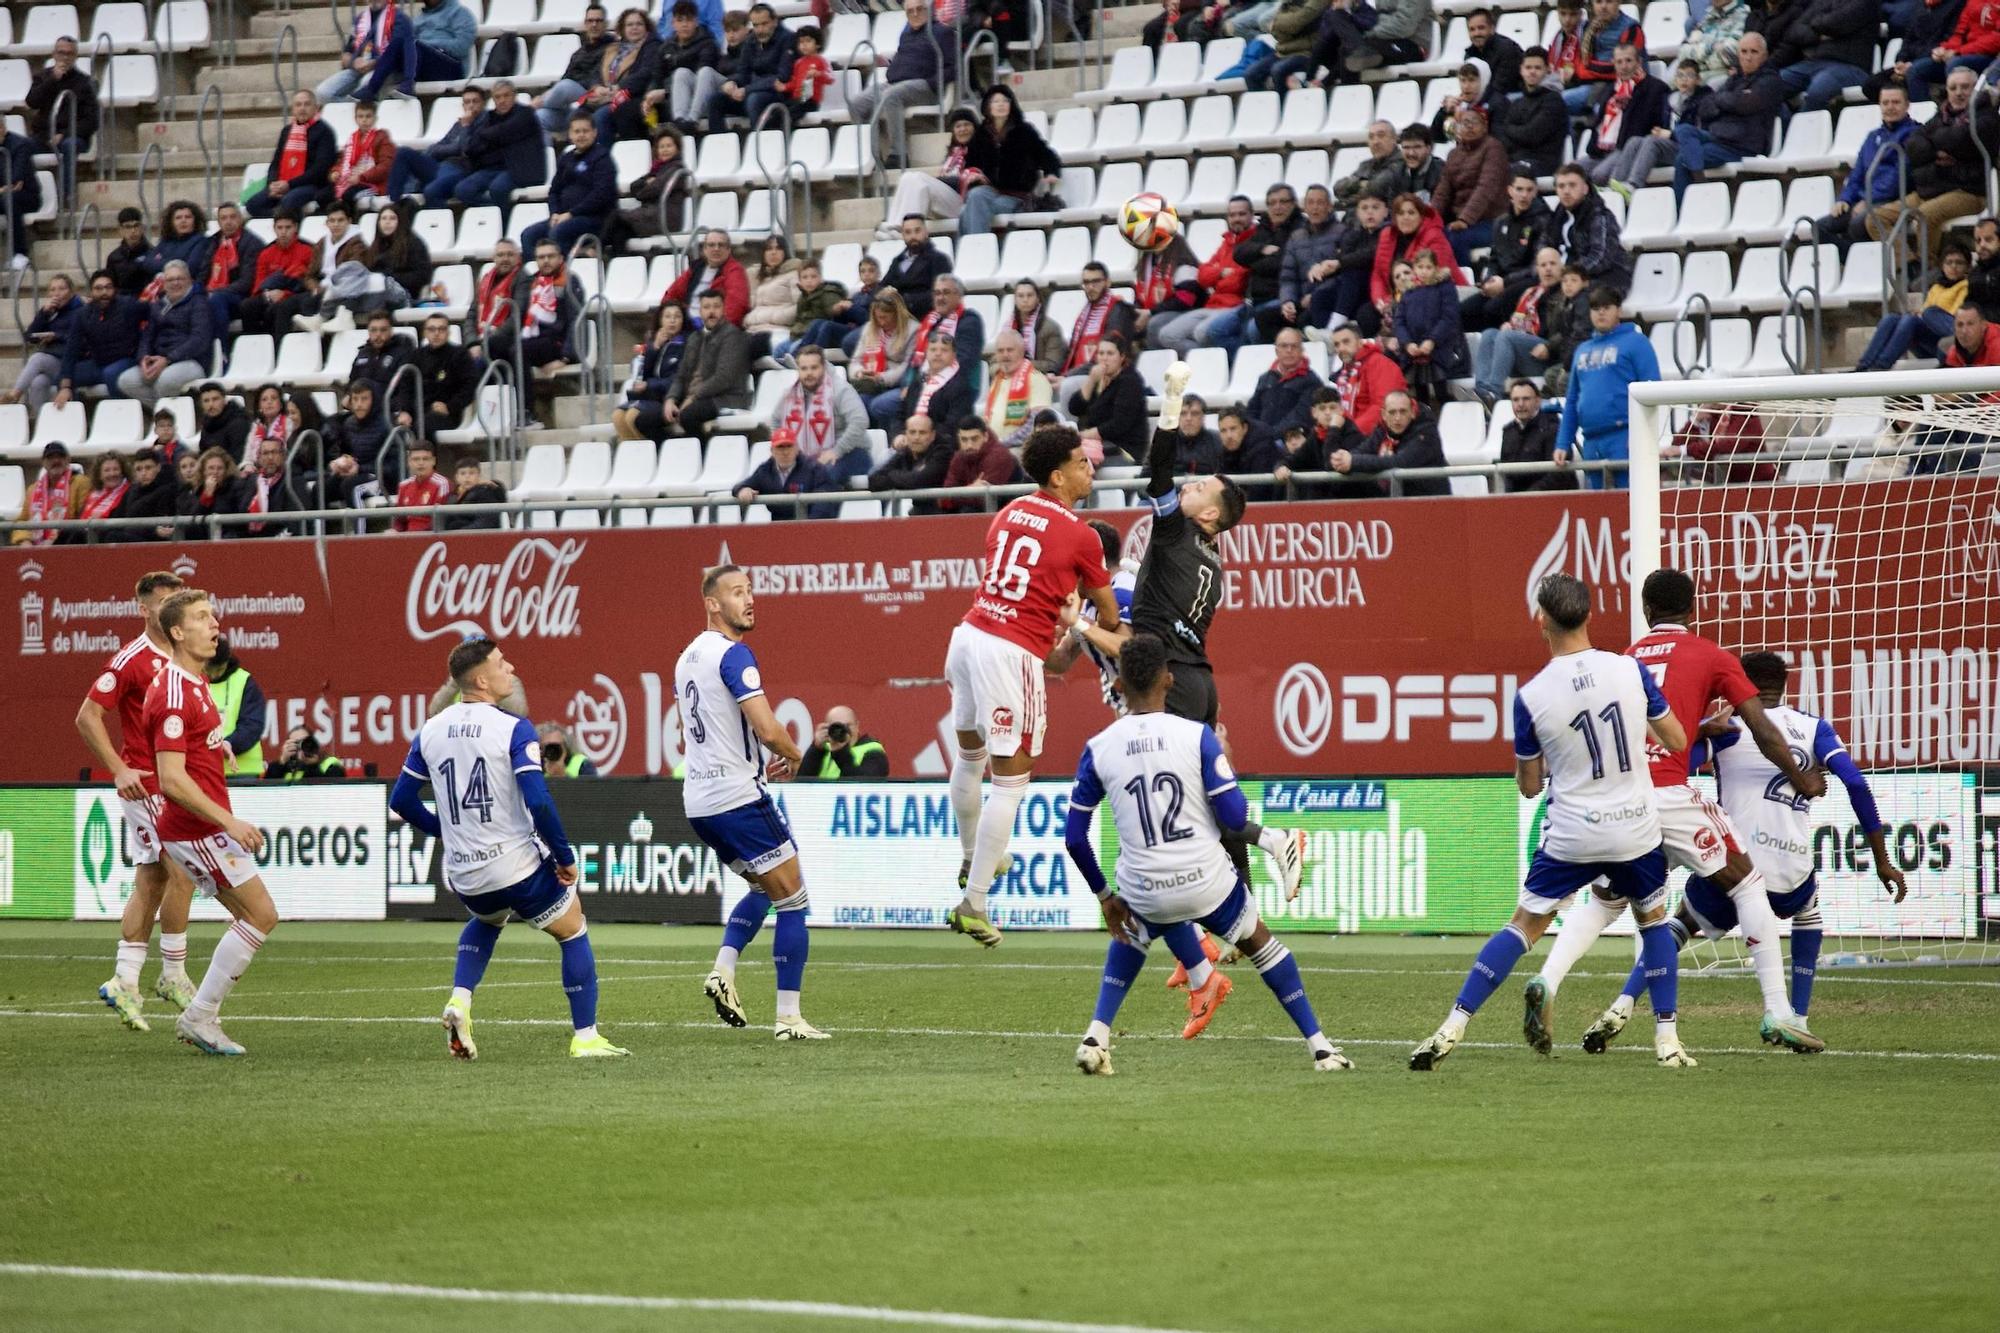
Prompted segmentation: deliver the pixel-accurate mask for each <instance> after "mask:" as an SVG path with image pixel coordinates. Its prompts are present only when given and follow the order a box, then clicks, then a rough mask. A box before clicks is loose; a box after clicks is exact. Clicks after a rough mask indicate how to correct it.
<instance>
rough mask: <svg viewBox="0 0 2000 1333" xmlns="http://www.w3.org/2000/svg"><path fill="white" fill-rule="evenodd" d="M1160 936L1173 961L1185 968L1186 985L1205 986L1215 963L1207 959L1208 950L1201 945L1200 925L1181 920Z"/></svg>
mask: <svg viewBox="0 0 2000 1333" xmlns="http://www.w3.org/2000/svg"><path fill="white" fill-rule="evenodd" d="M1160 938H1161V939H1162V940H1164V941H1165V942H1166V946H1167V951H1168V952H1169V953H1171V954H1173V956H1174V961H1175V962H1177V963H1179V964H1180V965H1181V966H1182V967H1184V968H1186V969H1187V974H1188V985H1189V986H1190V987H1191V988H1193V989H1195V990H1200V989H1201V988H1202V987H1203V986H1206V985H1207V984H1208V978H1209V977H1210V975H1211V974H1213V973H1214V971H1215V965H1214V964H1213V963H1211V962H1209V961H1208V951H1207V950H1206V949H1204V948H1202V947H1201V927H1199V926H1197V925H1195V924H1194V922H1192V921H1182V922H1180V923H1178V924H1176V925H1172V926H1169V927H1167V929H1166V933H1165V934H1163V935H1161V936H1160Z"/></svg>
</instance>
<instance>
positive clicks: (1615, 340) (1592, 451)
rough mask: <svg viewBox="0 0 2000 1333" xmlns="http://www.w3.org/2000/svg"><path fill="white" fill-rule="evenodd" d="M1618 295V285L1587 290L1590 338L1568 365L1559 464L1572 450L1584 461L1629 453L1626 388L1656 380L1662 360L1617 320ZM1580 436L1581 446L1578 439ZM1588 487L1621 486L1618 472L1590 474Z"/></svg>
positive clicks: (1628, 325) (1558, 434)
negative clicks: (1591, 332) (1588, 295)
mask: <svg viewBox="0 0 2000 1333" xmlns="http://www.w3.org/2000/svg"><path fill="white" fill-rule="evenodd" d="M1622 299H1623V298H1622V296H1621V295H1620V293H1619V292H1618V290H1617V289H1616V288H1613V287H1607V286H1602V285H1599V286H1596V287H1593V288H1591V290H1590V327H1591V329H1592V330H1593V336H1591V337H1590V338H1588V339H1586V340H1584V342H1583V343H1582V344H1580V345H1579V346H1578V347H1577V349H1576V358H1575V360H1574V361H1573V362H1572V363H1571V365H1570V375H1569V389H1568V392H1567V393H1566V394H1565V395H1564V397H1563V410H1562V421H1561V422H1560V423H1559V424H1558V425H1557V427H1556V453H1555V458H1556V461H1557V462H1558V463H1562V462H1566V461H1568V459H1569V458H1570V456H1571V455H1572V454H1574V455H1575V456H1576V457H1578V458H1580V459H1582V460H1583V461H1584V462H1586V463H1595V462H1605V461H1619V462H1622V461H1623V460H1624V459H1625V458H1626V457H1627V456H1628V442H1627V439H1626V433H1625V431H1626V413H1627V393H1626V391H1627V390H1628V389H1630V388H1631V387H1632V385H1634V384H1650V383H1653V382H1655V381H1657V380H1658V379H1659V378H1660V359H1659V357H1658V356H1656V355H1655V354H1654V352H1653V344H1652V343H1650V342H1648V341H1647V340H1646V335H1645V334H1643V333H1641V332H1639V326H1638V325H1636V324H1633V323H1630V322H1629V321H1626V320H1624V319H1622V318H1621V311H1620V309H1619V305H1620V302H1621V301H1622ZM1579 435H1580V436H1581V444H1579V443H1578V440H1579ZM1583 484H1584V487H1585V488H1586V489H1588V490H1593V491H1596V490H1603V489H1605V488H1606V487H1610V488H1612V489H1623V488H1624V487H1625V486H1626V484H1627V481H1626V475H1625V473H1623V472H1622V471H1620V472H1613V473H1610V474H1609V475H1608V476H1607V474H1605V473H1602V472H1592V473H1590V474H1588V475H1587V476H1586V477H1585V478H1584V481H1583Z"/></svg>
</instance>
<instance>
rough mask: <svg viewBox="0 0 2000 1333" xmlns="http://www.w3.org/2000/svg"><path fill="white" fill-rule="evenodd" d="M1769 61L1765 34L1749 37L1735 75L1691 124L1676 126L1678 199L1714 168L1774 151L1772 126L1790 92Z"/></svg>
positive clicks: (1738, 57) (1703, 105)
mask: <svg viewBox="0 0 2000 1333" xmlns="http://www.w3.org/2000/svg"><path fill="white" fill-rule="evenodd" d="M1769 57H1770V48H1769V47H1768V46H1766V45H1765V43H1764V38H1763V35H1762V34H1760V33H1755V32H1750V33H1745V34H1744V35H1743V40H1742V42H1740V43H1739V44H1738V45H1737V47H1736V61H1737V71H1736V73H1734V74H1732V75H1730V76H1729V77H1728V78H1727V79H1725V80H1723V83H1722V86H1721V87H1720V88H1718V89H1716V91H1715V96H1713V97H1710V98H1707V99H1705V100H1704V101H1703V102H1702V103H1701V105H1700V106H1699V107H1697V108H1696V110H1695V115H1694V119H1693V121H1692V123H1690V122H1688V121H1682V122H1681V123H1680V124H1678V125H1676V126H1675V127H1674V144H1675V146H1676V148H1677V150H1678V157H1677V159H1676V161H1675V162H1674V198H1675V199H1676V200H1679V199H1680V197H1681V196H1682V195H1684V194H1686V193H1687V187H1688V186H1690V185H1692V184H1693V183H1694V182H1695V179H1696V178H1697V177H1698V176H1700V175H1701V173H1703V172H1704V171H1707V170H1708V169H1709V168H1710V167H1719V166H1722V165H1724V164H1725V163H1729V162H1741V161H1742V160H1743V159H1744V158H1746V157H1754V156H1756V155H1757V154H1759V153H1766V152H1769V151H1770V148H1771V128H1772V126H1774V125H1775V124H1777V121H1778V113H1779V112H1780V111H1781V110H1782V109H1783V108H1784V104H1785V102H1786V100H1787V99H1788V98H1789V97H1790V96H1791V94H1790V92H1789V91H1788V90H1787V89H1786V87H1785V81H1784V80H1783V79H1781V78H1779V77H1778V71H1777V70H1775V69H1773V68H1771V66H1770V65H1769V64H1768V63H1766V62H1767V61H1768V59H1769Z"/></svg>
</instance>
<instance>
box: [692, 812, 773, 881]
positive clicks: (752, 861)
mask: <svg viewBox="0 0 2000 1333" xmlns="http://www.w3.org/2000/svg"><path fill="white" fill-rule="evenodd" d="M688 823H689V824H691V825H693V827H694V831H695V836H697V837H699V838H700V839H701V840H702V841H703V842H705V843H707V844H708V845H709V846H710V847H712V848H714V849H715V854H716V855H717V856H720V857H721V858H722V862H723V864H724V865H726V866H728V867H729V868H730V869H731V870H734V871H735V872H736V873H737V874H739V875H745V876H749V875H761V874H763V873H764V872H765V871H767V870H772V869H775V868H776V867H778V866H781V865H783V864H784V863H785V862H787V861H789V860H791V859H792V858H793V857H795V856H797V855H798V854H799V849H798V847H797V845H796V844H794V843H793V841H792V828H791V825H789V824H787V823H786V822H785V812H784V811H782V810H780V809H779V808H778V803H777V802H776V801H773V800H772V799H771V798H770V797H769V796H768V795H766V796H760V797H758V798H757V799H756V800H754V801H752V802H750V803H749V804H748V805H739V806H737V807H736V808H735V809H734V810H724V811H723V812H722V813H721V814H719V815H691V816H689V817H688Z"/></svg>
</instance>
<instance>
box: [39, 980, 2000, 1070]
mask: <svg viewBox="0 0 2000 1333" xmlns="http://www.w3.org/2000/svg"><path fill="white" fill-rule="evenodd" d="M1572 975H1574V974H1572ZM6 1018H61V1019H92V1020H96V1018H97V1016H96V1015H94V1014H89V1013H71V1012H69V1011H67V1010H49V1009H0V1019H6ZM228 1019H229V1022H230V1024H231V1025H232V1026H234V1025H235V1024H237V1023H327V1024H355V1025H364V1024H365V1025H374V1024H384V1023H387V1024H392V1025H393V1024H400V1025H409V1024H422V1025H424V1026H426V1027H430V1026H433V1025H435V1024H436V1023H437V1019H435V1018H431V1017H428V1016H425V1015H416V1014H354V1015H345V1016H339V1015H332V1014H235V1013H232V1014H229V1015H228ZM479 1023H480V1025H481V1026H483V1027H509V1028H568V1027H569V1021H568V1020H567V1019H560V1018H482V1019H480V1020H479ZM608 1026H610V1027H615V1028H619V1029H625V1028H644V1029H670V1030H680V1029H688V1030H693V1031H706V1032H721V1031H723V1030H724V1029H723V1028H722V1026H721V1025H720V1024H719V1023H716V1022H713V1021H710V1022H692V1021H672V1022H669V1021H667V1020H664V1019H646V1018H635V1019H617V1020H614V1021H611V1022H610V1023H609V1024H608ZM829 1030H830V1031H832V1032H833V1034H834V1035H835V1036H839V1035H840V1034H841V1033H849V1034H852V1035H854V1036H861V1037H951V1038H982V1039H990V1038H996V1037H998V1038H1013V1039H1018V1040H1024V1041H1075V1040H1076V1039H1077V1034H1076V1033H1074V1032H1034V1031H1027V1030H1014V1029H1006V1028H997V1029H988V1028H922V1027H889V1028H879V1027H854V1026H850V1025H847V1024H842V1025H841V1026H839V1027H837V1028H832V1029H829ZM1181 1039H1182V1038H1181V1035H1180V1034H1179V1033H1178V1032H1128V1033H1123V1034H1120V1035H1119V1037H1118V1038H1117V1040H1118V1041H1166V1042H1175V1041H1180V1040H1181ZM1327 1039H1328V1040H1329V1041H1332V1042H1334V1043H1335V1044H1337V1045H1341V1046H1390V1047H1400V1048H1402V1049H1404V1050H1408V1049H1410V1048H1411V1046H1412V1042H1411V1041H1410V1039H1409V1038H1407V1037H1343V1036H1341V1035H1340V1034H1339V1033H1328V1034H1327ZM1201 1040H1202V1041H1254V1042H1274V1041H1275V1042H1297V1041H1298V1040H1299V1038H1298V1037H1296V1036H1294V1035H1290V1034H1285V1033H1271V1032H1264V1033H1257V1032H1239V1033H1228V1032H1214V1031H1210V1032H1205V1033H1203V1034H1202V1036H1201ZM1458 1045H1459V1047H1461V1048H1463V1049H1465V1050H1472V1051H1479V1050H1485V1051H1517V1050H1520V1049H1521V1043H1519V1042H1504V1041H1461V1042H1459V1043H1458ZM1611 1049H1612V1051H1614V1052H1615V1053H1617V1054H1619V1055H1628V1054H1636V1055H1644V1054H1648V1053H1649V1052H1648V1051H1647V1050H1646V1047H1645V1043H1643V1042H1639V1043H1635V1044H1631V1045H1625V1046H1614V1047H1612V1048H1611ZM1693 1053H1694V1054H1695V1055H1758V1056H1771V1057H1774V1058H1775V1056H1776V1055H1777V1054H1778V1052H1775V1051H1772V1050H1770V1049H1769V1048H1768V1047H1762V1046H1698V1047H1695V1048H1693ZM1821 1054H1822V1056H1824V1057H1827V1058H1840V1059H1850V1060H1962V1061H1968V1062H1974V1063H1986V1062H2000V1052H1989V1051H1824V1052H1822V1053H1821Z"/></svg>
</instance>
